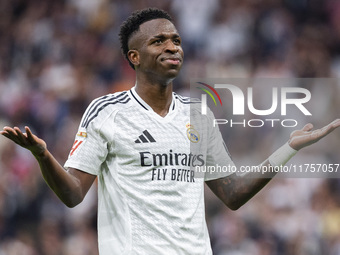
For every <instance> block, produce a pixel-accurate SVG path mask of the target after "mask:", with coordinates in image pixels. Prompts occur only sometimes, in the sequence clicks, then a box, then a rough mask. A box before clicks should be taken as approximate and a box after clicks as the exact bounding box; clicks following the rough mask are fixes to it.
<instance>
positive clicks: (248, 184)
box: [206, 119, 340, 210]
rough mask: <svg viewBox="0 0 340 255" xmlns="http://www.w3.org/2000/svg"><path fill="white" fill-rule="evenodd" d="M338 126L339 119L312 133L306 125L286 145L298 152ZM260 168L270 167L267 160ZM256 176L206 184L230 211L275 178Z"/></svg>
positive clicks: (308, 125) (217, 180) (268, 174)
mask: <svg viewBox="0 0 340 255" xmlns="http://www.w3.org/2000/svg"><path fill="white" fill-rule="evenodd" d="M339 126H340V119H337V120H335V121H333V122H332V123H330V124H328V125H327V126H325V127H323V128H321V129H317V130H314V131H312V129H313V125H312V124H307V125H305V126H304V128H303V129H301V130H296V131H294V132H293V133H292V134H291V136H290V139H289V141H288V144H289V146H290V147H292V148H293V149H295V150H300V149H302V148H303V147H306V146H309V145H311V144H313V143H315V142H317V141H319V140H320V139H321V138H323V137H325V136H326V135H328V134H329V133H331V132H332V131H333V130H334V129H336V128H337V127H339ZM261 166H266V167H270V166H271V165H270V162H269V160H268V159H267V160H266V161H265V162H263V163H262V164H261ZM261 166H260V169H261ZM256 175H257V173H248V174H247V175H246V176H238V175H236V174H232V175H230V176H227V177H224V178H220V179H216V180H212V181H207V182H206V183H207V185H208V186H209V188H210V189H211V190H212V191H213V192H214V193H215V195H216V196H217V197H219V198H220V199H221V200H222V201H223V203H224V204H225V205H227V206H228V207H229V208H230V209H232V210H237V209H238V208H240V207H241V206H242V205H244V204H245V203H246V202H247V201H248V200H249V199H251V198H252V197H253V196H254V195H255V194H256V193H258V192H259V191H260V190H261V189H262V188H263V187H264V186H266V184H267V183H268V182H269V181H270V180H271V179H272V178H273V177H274V176H275V172H274V173H270V172H268V173H267V175H262V177H260V178H259V177H256Z"/></svg>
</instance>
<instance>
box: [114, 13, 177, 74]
mask: <svg viewBox="0 0 340 255" xmlns="http://www.w3.org/2000/svg"><path fill="white" fill-rule="evenodd" d="M153 19H167V20H169V21H171V22H172V18H171V17H170V15H169V14H168V13H167V12H165V11H163V10H160V9H157V8H146V9H143V10H138V11H135V12H133V13H132V14H131V15H130V16H129V17H128V18H127V19H126V21H124V22H123V24H122V25H121V27H120V32H119V40H120V47H121V50H122V53H123V55H124V56H125V57H126V59H127V60H128V61H129V64H130V66H131V67H132V68H133V69H135V67H134V65H133V64H132V63H131V62H130V60H129V58H128V55H127V53H128V51H129V46H128V42H129V39H130V38H131V36H132V35H133V34H134V33H135V32H137V31H138V30H139V26H140V25H141V24H143V23H144V22H147V21H150V20H153Z"/></svg>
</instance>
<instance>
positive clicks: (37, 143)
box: [0, 126, 47, 157]
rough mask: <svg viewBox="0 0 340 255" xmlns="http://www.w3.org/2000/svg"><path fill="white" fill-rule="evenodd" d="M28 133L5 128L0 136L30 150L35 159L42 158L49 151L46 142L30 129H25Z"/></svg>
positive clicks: (17, 129)
mask: <svg viewBox="0 0 340 255" xmlns="http://www.w3.org/2000/svg"><path fill="white" fill-rule="evenodd" d="M25 131H26V133H22V132H21V130H20V129H19V128H18V127H14V128H11V127H4V128H3V131H0V134H1V135H3V136H5V137H7V138H8V139H10V140H12V141H13V142H15V143H16V144H18V145H20V146H22V147H24V148H26V149H28V150H30V151H31V152H32V154H33V155H34V156H35V157H41V156H43V155H44V152H46V151H47V146H46V143H45V141H44V140H42V139H40V138H39V137H37V136H36V135H34V134H32V132H31V130H30V129H29V127H27V126H26V127H25Z"/></svg>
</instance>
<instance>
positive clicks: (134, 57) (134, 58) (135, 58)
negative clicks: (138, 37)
mask: <svg viewBox="0 0 340 255" xmlns="http://www.w3.org/2000/svg"><path fill="white" fill-rule="evenodd" d="M127 55H128V58H129V60H130V62H131V63H132V64H133V65H134V66H139V52H138V51H137V50H129V51H128V53H127Z"/></svg>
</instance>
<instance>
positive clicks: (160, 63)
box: [128, 19, 184, 80]
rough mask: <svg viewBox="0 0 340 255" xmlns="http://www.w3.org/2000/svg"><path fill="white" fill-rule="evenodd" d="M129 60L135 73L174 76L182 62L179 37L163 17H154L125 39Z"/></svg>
mask: <svg viewBox="0 0 340 255" xmlns="http://www.w3.org/2000/svg"><path fill="white" fill-rule="evenodd" d="M129 49H130V51H129V53H128V55H129V59H130V61H131V62H132V63H133V64H134V65H135V69H136V71H137V72H143V73H144V74H146V75H150V77H152V78H154V79H168V80H169V79H170V80H172V79H174V78H175V77H176V76H177V74H178V72H179V71H180V69H181V66H182V63H183V56H184V53H183V49H182V47H181V38H180V36H179V34H178V32H177V30H176V28H175V26H174V24H172V23H171V22H170V21H169V20H167V19H154V20H150V21H147V22H145V23H143V24H142V25H140V28H139V31H138V32H137V33H136V34H134V35H133V36H132V38H131V39H130V41H129Z"/></svg>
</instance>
